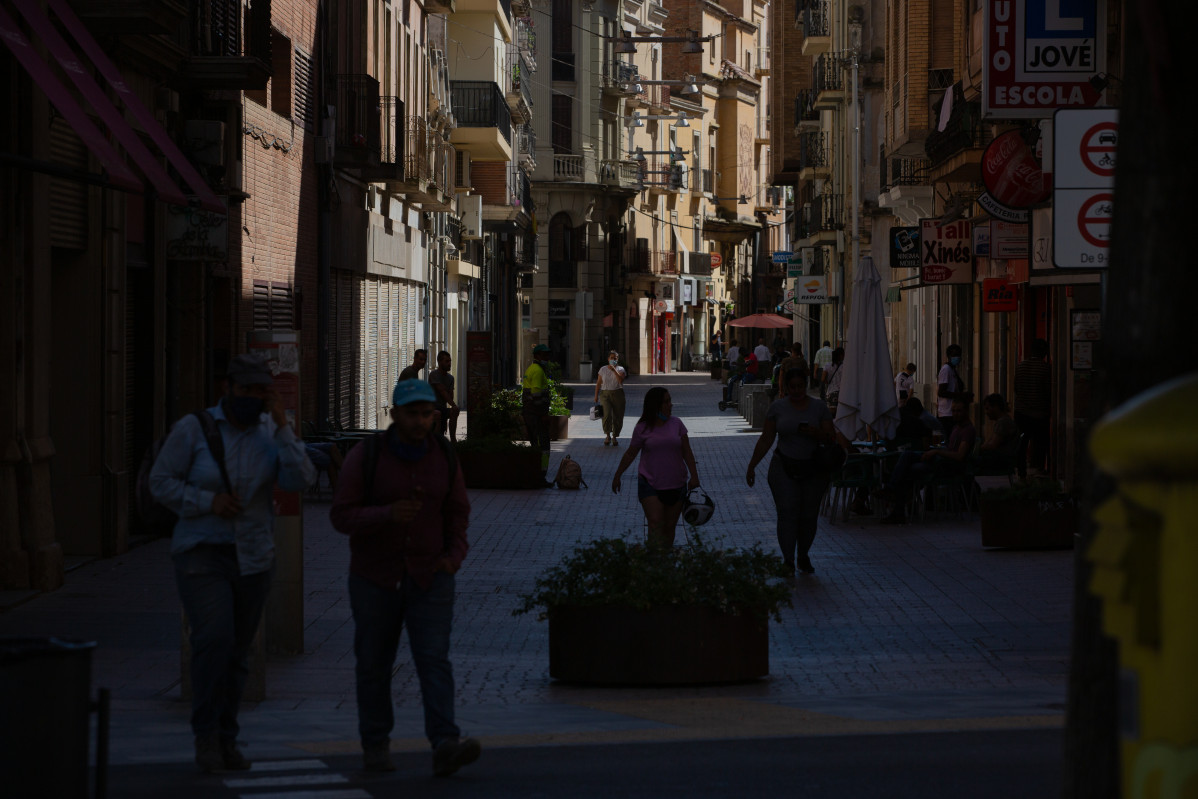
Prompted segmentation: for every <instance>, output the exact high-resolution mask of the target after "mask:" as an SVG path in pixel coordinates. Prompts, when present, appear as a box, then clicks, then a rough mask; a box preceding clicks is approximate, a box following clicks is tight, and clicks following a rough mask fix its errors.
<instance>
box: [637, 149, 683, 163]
mask: <svg viewBox="0 0 1198 799" xmlns="http://www.w3.org/2000/svg"><path fill="white" fill-rule="evenodd" d="M646 153H647V154H649V155H668V156H670V160H672V161H681V160H682V157H683V156H684V155H688V154H689V153H690V150H684V149H682V148H681V147H675V148H673V149H672V150H646V149H645V148H643V147H637V148H636V149H635V150H633V151H632V152H630V153H629V154H628V157H629V158H631V159H632V160H633V161H644V160H645V154H646Z"/></svg>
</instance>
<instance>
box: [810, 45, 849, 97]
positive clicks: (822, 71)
mask: <svg viewBox="0 0 1198 799" xmlns="http://www.w3.org/2000/svg"><path fill="white" fill-rule="evenodd" d="M811 85H812V86H814V87H815V91H816V94H817V95H818V94H819V93H820V92H839V91H843V90H844V75H843V74H841V71H840V65H839V64H838V63H836V59H835V58H833V57H832V56H830V55H828V54H826V53H825V54H824V55H821V56H820V57H819V58H817V59H816V60H815V64H814V66H813V69H812V73H811Z"/></svg>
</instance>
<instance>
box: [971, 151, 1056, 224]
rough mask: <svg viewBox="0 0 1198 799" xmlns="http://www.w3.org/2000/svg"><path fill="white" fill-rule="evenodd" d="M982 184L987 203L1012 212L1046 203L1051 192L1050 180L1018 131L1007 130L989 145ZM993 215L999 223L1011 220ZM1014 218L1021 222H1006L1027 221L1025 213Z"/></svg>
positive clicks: (985, 156) (984, 162)
mask: <svg viewBox="0 0 1198 799" xmlns="http://www.w3.org/2000/svg"><path fill="white" fill-rule="evenodd" d="M982 182H983V183H984V184H985V186H986V192H987V194H988V195H989V200H990V201H992V202H993V203H997V204H998V205H1000V206H1005V207H1006V208H1008V209H1011V210H1012V211H1021V210H1022V209H1026V208H1030V207H1031V206H1033V205H1037V204H1038V203H1041V202H1043V201H1044V200H1047V199H1048V195H1049V193H1050V192H1051V191H1052V178H1051V177H1050V176H1048V175H1045V174H1044V170H1043V169H1041V167H1040V162H1039V161H1038V160H1036V154H1035V153H1033V152H1032V148H1031V147H1029V146H1028V144H1027V142H1025V141H1024V140H1023V131H1021V130H1009V131H1007V132H1006V133H1003V134H1001V135H999V136H998V137H997V138H995V139H994V141H992V142H990V146H988V147H987V148H986V152H985V153H983V155H982ZM979 202H981V200H979ZM983 207H987V206H986V205H983ZM987 210H989V208H987ZM993 215H994V216H997V217H998V218H1000V219H1007V217H1008V216H1010V215H1008V214H1003V213H998V214H993ZM1014 216H1018V217H1020V218H1019V219H1011V220H1008V221H1020V222H1022V221H1026V220H1027V213H1026V211H1023V212H1022V213H1018V214H1014Z"/></svg>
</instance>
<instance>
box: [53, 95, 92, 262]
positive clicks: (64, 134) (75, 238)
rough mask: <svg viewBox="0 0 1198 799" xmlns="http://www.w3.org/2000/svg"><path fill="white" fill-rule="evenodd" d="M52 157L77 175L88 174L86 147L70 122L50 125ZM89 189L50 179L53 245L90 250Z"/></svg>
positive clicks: (58, 120)
mask: <svg viewBox="0 0 1198 799" xmlns="http://www.w3.org/2000/svg"><path fill="white" fill-rule="evenodd" d="M50 158H51V160H52V161H53V162H54V163H56V164H60V165H61V166H64V167H66V168H67V169H70V170H73V171H75V172H87V171H88V155H87V148H86V147H85V146H84V145H83V140H82V139H80V138H79V137H78V136H77V135H76V134H75V131H74V130H72V129H71V126H70V125H69V124H67V121H66V120H65V119H63V118H62V117H55V119H54V122H53V123H52V124H51V125H50ZM87 197H88V186H87V184H86V183H83V182H81V181H78V180H70V179H68V178H55V177H52V178H50V246H51V247H64V248H67V249H72V250H85V249H87Z"/></svg>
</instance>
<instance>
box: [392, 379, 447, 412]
mask: <svg viewBox="0 0 1198 799" xmlns="http://www.w3.org/2000/svg"><path fill="white" fill-rule="evenodd" d="M436 401H437V395H436V394H434V393H433V387H432V386H430V385H429V384H428V383H426V382H425V381H423V380H416V379H411V380H400V381H399V382H398V383H396V384H395V390H394V391H392V392H391V404H392V405H394V406H396V407H399V406H400V405H410V404H412V403H413V402H436Z"/></svg>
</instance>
